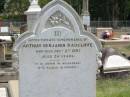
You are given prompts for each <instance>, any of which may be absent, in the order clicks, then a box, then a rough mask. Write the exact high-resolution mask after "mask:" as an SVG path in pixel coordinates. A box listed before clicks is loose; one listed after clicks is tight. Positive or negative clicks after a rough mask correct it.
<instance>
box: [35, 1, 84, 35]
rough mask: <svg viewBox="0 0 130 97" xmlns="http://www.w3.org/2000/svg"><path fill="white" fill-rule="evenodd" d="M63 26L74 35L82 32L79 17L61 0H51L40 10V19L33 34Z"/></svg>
mask: <svg viewBox="0 0 130 97" xmlns="http://www.w3.org/2000/svg"><path fill="white" fill-rule="evenodd" d="M56 26H63V27H66V28H68V29H70V30H72V31H73V32H74V33H79V34H80V33H82V32H84V28H83V25H82V22H81V20H80V17H79V16H78V14H77V13H76V12H75V10H74V9H73V8H72V7H71V6H70V5H68V4H67V3H66V2H64V1H63V0H53V1H52V2H50V3H49V4H48V5H46V6H45V7H44V8H42V11H41V14H40V18H39V20H38V22H37V24H36V26H35V29H34V31H33V32H34V33H35V32H36V33H39V32H42V30H43V29H46V28H50V27H56Z"/></svg>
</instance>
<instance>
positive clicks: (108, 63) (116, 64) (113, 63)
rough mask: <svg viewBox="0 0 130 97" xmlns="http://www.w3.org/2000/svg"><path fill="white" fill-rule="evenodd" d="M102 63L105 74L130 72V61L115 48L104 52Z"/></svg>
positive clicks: (106, 49)
mask: <svg viewBox="0 0 130 97" xmlns="http://www.w3.org/2000/svg"><path fill="white" fill-rule="evenodd" d="M102 63H103V70H104V73H111V72H120V71H129V70H130V61H129V60H127V59H126V58H125V57H123V56H122V55H120V53H119V52H117V51H116V50H115V49H113V48H105V49H104V50H103V57H102Z"/></svg>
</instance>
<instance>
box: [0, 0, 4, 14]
mask: <svg viewBox="0 0 130 97" xmlns="http://www.w3.org/2000/svg"><path fill="white" fill-rule="evenodd" d="M4 4H5V0H0V13H2V12H3V10H4Z"/></svg>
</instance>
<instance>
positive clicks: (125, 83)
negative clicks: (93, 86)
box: [97, 78, 130, 97]
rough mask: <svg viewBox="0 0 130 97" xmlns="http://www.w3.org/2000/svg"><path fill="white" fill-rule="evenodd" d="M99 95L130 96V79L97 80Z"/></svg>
mask: <svg viewBox="0 0 130 97" xmlns="http://www.w3.org/2000/svg"><path fill="white" fill-rule="evenodd" d="M97 97H130V79H129V78H124V79H115V78H113V79H100V80H97Z"/></svg>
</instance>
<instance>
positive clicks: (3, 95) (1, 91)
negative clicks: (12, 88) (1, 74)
mask: <svg viewBox="0 0 130 97" xmlns="http://www.w3.org/2000/svg"><path fill="white" fill-rule="evenodd" d="M0 97H8V95H7V89H6V88H0Z"/></svg>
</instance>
